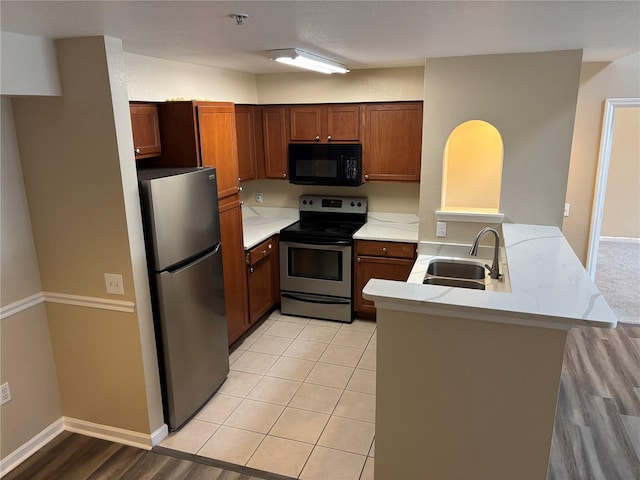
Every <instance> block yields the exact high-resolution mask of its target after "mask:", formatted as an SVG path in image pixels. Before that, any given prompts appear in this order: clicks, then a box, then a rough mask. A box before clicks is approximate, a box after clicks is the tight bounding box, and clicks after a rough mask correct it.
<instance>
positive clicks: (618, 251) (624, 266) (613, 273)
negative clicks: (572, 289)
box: [595, 240, 640, 324]
mask: <svg viewBox="0 0 640 480" xmlns="http://www.w3.org/2000/svg"><path fill="white" fill-rule="evenodd" d="M595 283H596V286H597V287H598V289H599V290H600V292H602V295H603V296H604V298H605V299H606V300H607V303H608V304H609V306H610V307H611V310H613V312H614V313H615V314H616V316H617V317H618V321H619V322H624V323H638V324H640V242H622V241H609V240H600V246H599V247H598V263H597V266H596V279H595Z"/></svg>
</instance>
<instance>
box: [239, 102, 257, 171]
mask: <svg viewBox="0 0 640 480" xmlns="http://www.w3.org/2000/svg"><path fill="white" fill-rule="evenodd" d="M235 109H236V138H237V146H238V177H239V180H240V181H241V182H244V181H246V180H253V179H255V178H256V145H255V132H254V124H255V120H254V108H253V107H252V106H250V105H236V107H235Z"/></svg>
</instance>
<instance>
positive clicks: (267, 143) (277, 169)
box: [262, 106, 289, 179]
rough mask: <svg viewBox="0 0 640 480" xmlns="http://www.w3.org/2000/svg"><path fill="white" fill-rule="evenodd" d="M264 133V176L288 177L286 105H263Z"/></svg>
mask: <svg viewBox="0 0 640 480" xmlns="http://www.w3.org/2000/svg"><path fill="white" fill-rule="evenodd" d="M262 134H263V145H264V176H265V177H266V178H280V179H286V178H288V172H289V166H288V165H287V142H288V139H287V109H286V107H284V106H268V107H262Z"/></svg>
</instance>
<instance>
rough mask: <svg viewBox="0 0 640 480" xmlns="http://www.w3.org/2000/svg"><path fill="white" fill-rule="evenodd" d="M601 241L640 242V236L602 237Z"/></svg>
mask: <svg viewBox="0 0 640 480" xmlns="http://www.w3.org/2000/svg"><path fill="white" fill-rule="evenodd" d="M600 241H601V242H617V243H640V238H634V237H600Z"/></svg>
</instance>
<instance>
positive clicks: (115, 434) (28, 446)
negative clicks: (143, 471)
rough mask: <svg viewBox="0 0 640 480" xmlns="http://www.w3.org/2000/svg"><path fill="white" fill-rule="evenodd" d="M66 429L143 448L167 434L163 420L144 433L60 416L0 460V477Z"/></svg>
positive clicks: (160, 439)
mask: <svg viewBox="0 0 640 480" xmlns="http://www.w3.org/2000/svg"><path fill="white" fill-rule="evenodd" d="M65 430H66V431H69V432H73V433H80V434H82V435H87V436H88V437H94V438H100V439H102V440H108V441H110V442H115V443H121V444H123V445H129V446H131V447H137V448H141V449H143V450H151V448H153V447H154V446H155V445H157V444H158V443H160V442H161V441H162V440H163V439H164V438H165V437H167V435H169V428H168V427H167V424H162V426H161V427H160V428H158V429H157V430H156V431H155V432H153V433H152V434H145V433H139V432H134V431H131V430H125V429H123V428H117V427H111V426H109V425H100V424H98V423H93V422H87V421H85V420H79V419H77V418H70V417H61V418H59V419H58V420H56V421H55V422H54V423H52V424H51V425H49V426H48V427H47V428H45V429H44V430H42V431H41V432H40V433H38V434H37V435H36V436H35V437H33V438H32V439H31V440H29V441H28V442H26V443H24V444H23V445H22V446H20V447H18V448H17V449H16V450H14V451H13V452H11V453H10V454H9V455H7V456H6V457H5V458H3V459H2V460H0V478H1V477H3V476H4V475H6V474H7V473H9V472H10V471H11V470H13V469H14V468H16V467H17V466H18V465H20V464H21V463H22V462H24V461H25V460H26V459H27V458H29V457H30V456H31V455H33V454H34V453H36V452H37V451H38V450H40V449H41V448H42V447H44V446H45V445H46V444H47V443H49V442H50V441H51V440H53V439H54V438H55V437H56V436H58V435H59V434H60V433H62V432H63V431H65Z"/></svg>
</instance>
